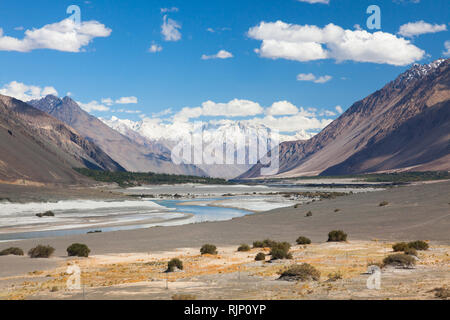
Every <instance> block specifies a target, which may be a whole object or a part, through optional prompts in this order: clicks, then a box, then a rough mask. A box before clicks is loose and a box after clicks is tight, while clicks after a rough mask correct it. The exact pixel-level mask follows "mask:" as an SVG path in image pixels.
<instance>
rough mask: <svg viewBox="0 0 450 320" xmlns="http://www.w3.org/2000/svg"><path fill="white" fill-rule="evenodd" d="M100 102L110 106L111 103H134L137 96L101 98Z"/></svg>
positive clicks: (136, 101)
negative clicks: (114, 98)
mask: <svg viewBox="0 0 450 320" xmlns="http://www.w3.org/2000/svg"><path fill="white" fill-rule="evenodd" d="M101 101H102V103H103V104H105V105H107V106H112V105H113V104H136V103H138V98H136V97H134V96H131V97H121V98H119V99H116V100H113V99H111V98H103V99H102V100H101Z"/></svg>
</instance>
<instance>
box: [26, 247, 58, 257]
mask: <svg viewBox="0 0 450 320" xmlns="http://www.w3.org/2000/svg"><path fill="white" fill-rule="evenodd" d="M53 252H55V248H52V247H50V246H43V245H38V246H37V247H35V248H32V249H30V250H29V251H28V255H29V256H30V258H50V256H51V255H52V254H53Z"/></svg>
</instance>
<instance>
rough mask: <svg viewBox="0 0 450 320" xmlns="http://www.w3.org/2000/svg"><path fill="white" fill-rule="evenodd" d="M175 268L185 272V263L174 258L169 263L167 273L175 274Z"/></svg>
mask: <svg viewBox="0 0 450 320" xmlns="http://www.w3.org/2000/svg"><path fill="white" fill-rule="evenodd" d="M175 268H177V269H178V270H183V261H181V260H180V259H178V258H173V259H172V260H170V261H169V262H168V263H167V272H174V271H175Z"/></svg>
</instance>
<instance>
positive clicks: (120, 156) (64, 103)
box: [29, 95, 206, 176]
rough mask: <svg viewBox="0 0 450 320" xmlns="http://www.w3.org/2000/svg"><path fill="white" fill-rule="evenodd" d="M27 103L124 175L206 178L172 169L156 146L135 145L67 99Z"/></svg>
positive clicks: (185, 167)
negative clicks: (113, 163) (109, 160)
mask: <svg viewBox="0 0 450 320" xmlns="http://www.w3.org/2000/svg"><path fill="white" fill-rule="evenodd" d="M29 103H30V104H31V105H32V106H33V107H35V108H37V109H39V110H42V111H44V112H47V113H48V114H50V115H52V116H53V117H55V118H57V119H59V120H61V121H63V122H65V123H67V124H68V125H70V126H71V127H73V128H75V130H77V131H78V132H79V133H80V134H81V135H83V136H84V137H86V138H87V139H89V140H91V141H93V142H94V143H95V144H96V145H98V146H100V148H102V150H104V151H105V152H106V153H107V154H108V155H109V156H110V157H111V158H113V159H114V160H116V161H117V162H118V163H120V164H121V165H122V166H123V167H124V168H125V169H126V170H128V171H134V172H146V171H151V172H156V173H172V174H187V175H197V176H205V175H206V174H205V173H204V172H203V171H202V170H201V169H199V168H197V167H196V166H193V165H175V164H174V163H172V160H171V157H170V153H169V152H162V151H161V149H160V147H159V146H158V145H153V144H151V143H142V144H139V143H137V142H134V141H132V140H131V139H130V138H128V137H125V136H124V135H122V134H120V133H119V132H117V131H116V130H114V129H112V128H110V127H108V126H107V125H106V124H104V123H103V122H102V121H100V120H99V119H97V118H96V117H94V116H92V115H90V114H89V113H87V112H86V111H84V110H82V109H81V108H80V107H79V106H78V104H77V103H76V102H75V101H73V100H72V99H70V98H69V97H65V98H63V99H59V98H58V97H55V96H51V95H49V96H47V97H45V98H43V99H41V100H33V101H30V102H29Z"/></svg>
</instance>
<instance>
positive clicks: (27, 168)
mask: <svg viewBox="0 0 450 320" xmlns="http://www.w3.org/2000/svg"><path fill="white" fill-rule="evenodd" d="M0 148H1V150H2V152H1V153H0V181H2V182H6V183H19V184H33V183H38V184H39V183H71V184H75V183H79V182H86V179H85V178H84V177H82V176H80V175H79V174H78V173H76V172H75V171H74V170H73V169H72V168H74V167H80V168H81V167H88V168H94V169H101V170H111V171H117V170H124V169H123V168H122V167H121V166H120V165H119V164H118V163H117V162H115V161H114V160H112V159H111V158H110V157H109V156H108V155H107V154H106V153H104V152H103V151H102V150H101V149H100V148H99V147H98V146H96V145H95V144H94V143H92V142H90V141H89V140H87V139H85V138H83V137H82V136H81V135H79V134H78V133H77V132H76V131H75V130H74V129H73V128H71V127H69V126H68V125H66V124H64V123H62V122H61V121H59V120H57V119H55V118H53V117H51V116H50V115H48V114H46V113H45V112H42V111H40V110H37V109H35V108H33V107H32V106H30V105H28V104H26V103H24V102H22V101H19V100H16V99H14V98H11V97H7V96H3V95H0Z"/></svg>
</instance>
